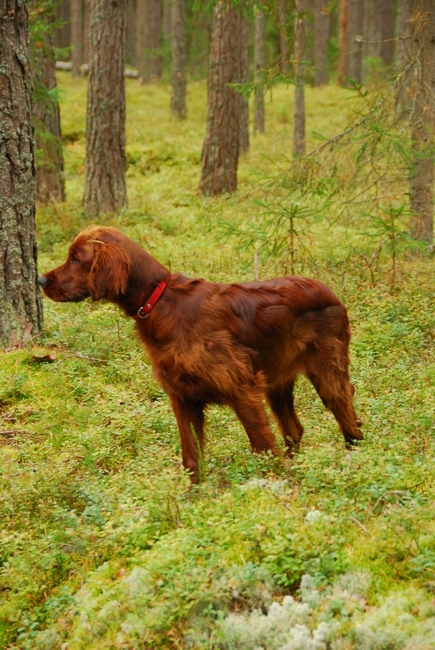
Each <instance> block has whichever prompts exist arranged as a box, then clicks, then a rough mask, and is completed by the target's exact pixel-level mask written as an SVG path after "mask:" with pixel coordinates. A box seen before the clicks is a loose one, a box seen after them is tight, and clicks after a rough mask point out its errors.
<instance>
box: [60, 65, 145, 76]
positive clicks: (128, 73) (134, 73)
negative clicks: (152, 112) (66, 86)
mask: <svg viewBox="0 0 435 650" xmlns="http://www.w3.org/2000/svg"><path fill="white" fill-rule="evenodd" d="M56 70H63V71H64V72H71V70H72V63H71V61H56ZM80 72H81V74H89V66H88V64H87V63H84V64H83V65H81V66H80ZM124 75H125V76H126V77H129V78H130V79H138V77H139V73H138V71H137V70H127V68H126V69H125V70H124Z"/></svg>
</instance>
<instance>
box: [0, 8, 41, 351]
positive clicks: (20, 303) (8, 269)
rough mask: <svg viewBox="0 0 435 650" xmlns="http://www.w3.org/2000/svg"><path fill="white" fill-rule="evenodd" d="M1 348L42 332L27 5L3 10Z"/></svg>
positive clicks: (0, 21) (0, 53)
mask: <svg viewBox="0 0 435 650" xmlns="http://www.w3.org/2000/svg"><path fill="white" fill-rule="evenodd" d="M0 30H1V37H0V61H1V79H2V83H1V84H0V143H1V144H0V147H1V155H0V347H2V348H12V347H16V346H18V345H22V346H24V345H25V344H26V342H27V340H28V339H29V337H30V336H31V335H34V336H35V335H37V334H39V332H41V330H42V302H41V294H40V290H39V287H38V283H37V279H38V270H37V248H36V237H35V145H34V142H33V121H32V78H31V74H30V61H29V58H30V54H29V22H28V12H27V3H25V2H19V1H18V0H3V2H2V3H1V4H0Z"/></svg>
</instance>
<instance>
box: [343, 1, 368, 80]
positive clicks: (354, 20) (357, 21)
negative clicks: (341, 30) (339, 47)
mask: <svg viewBox="0 0 435 650" xmlns="http://www.w3.org/2000/svg"><path fill="white" fill-rule="evenodd" d="M363 10H364V0H348V2H347V36H346V68H345V75H346V77H348V78H349V79H354V80H355V81H356V82H357V83H361V80H362V34H363V17H364V11H363Z"/></svg>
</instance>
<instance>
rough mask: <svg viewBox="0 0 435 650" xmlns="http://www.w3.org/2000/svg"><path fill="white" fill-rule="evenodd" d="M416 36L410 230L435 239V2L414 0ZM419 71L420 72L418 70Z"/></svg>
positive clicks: (417, 236)
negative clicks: (417, 70) (417, 63)
mask: <svg viewBox="0 0 435 650" xmlns="http://www.w3.org/2000/svg"><path fill="white" fill-rule="evenodd" d="M412 25H413V36H414V39H415V40H414V42H415V47H416V48H417V50H418V52H419V60H420V62H421V73H420V75H421V76H420V78H419V79H418V81H417V88H416V95H415V116H414V120H413V125H412V139H413V141H414V149H415V151H416V156H415V159H414V166H413V173H412V176H411V183H410V207H411V210H412V211H413V216H412V217H411V220H410V233H411V236H412V237H413V238H414V239H418V240H421V241H425V242H428V243H429V244H432V242H433V212H434V163H435V157H434V152H433V146H434V137H433V133H434V129H435V3H434V2H433V0H414V16H413V21H412ZM417 74H418V73H417Z"/></svg>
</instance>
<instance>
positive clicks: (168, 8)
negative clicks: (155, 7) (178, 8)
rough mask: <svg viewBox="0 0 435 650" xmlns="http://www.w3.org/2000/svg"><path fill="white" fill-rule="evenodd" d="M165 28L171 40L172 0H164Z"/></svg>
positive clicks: (166, 34)
mask: <svg viewBox="0 0 435 650" xmlns="http://www.w3.org/2000/svg"><path fill="white" fill-rule="evenodd" d="M163 30H164V32H165V36H166V37H167V38H168V40H169V41H170V40H171V39H170V37H171V34H172V0H163Z"/></svg>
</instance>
